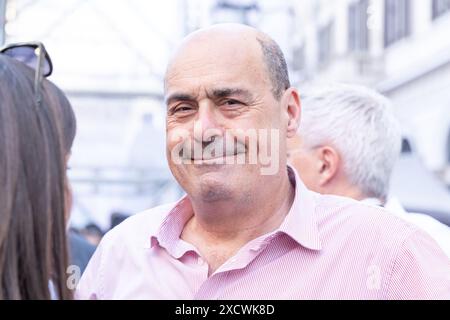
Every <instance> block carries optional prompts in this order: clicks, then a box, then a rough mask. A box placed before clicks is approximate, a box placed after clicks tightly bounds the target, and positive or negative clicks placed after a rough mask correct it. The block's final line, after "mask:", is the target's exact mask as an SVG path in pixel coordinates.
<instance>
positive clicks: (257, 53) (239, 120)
mask: <svg viewBox="0 0 450 320" xmlns="http://www.w3.org/2000/svg"><path fill="white" fill-rule="evenodd" d="M265 70H266V69H265V65H264V62H263V59H262V51H261V48H260V45H259V43H258V42H257V38H256V35H255V34H254V33H253V32H240V33H233V32H231V33H230V32H223V31H220V30H219V31H217V30H215V31H203V32H201V33H198V34H195V35H194V36H192V37H191V38H190V39H189V40H188V41H187V42H186V43H185V44H184V45H183V46H182V48H181V49H180V51H179V52H178V54H177V55H176V57H175V59H174V60H173V62H172V63H171V65H170V66H169V68H168V71H167V74H166V81H165V98H166V103H167V156H168V162H169V166H170V169H171V171H172V173H173V175H174V176H175V178H176V179H177V181H178V182H179V183H180V185H181V186H182V187H183V188H184V190H185V191H186V192H187V193H188V194H189V195H190V196H191V197H193V198H199V199H202V200H203V201H220V200H228V199H231V198H234V199H235V198H236V197H239V195H241V196H243V197H244V198H245V197H248V196H249V195H250V194H251V193H252V192H255V191H254V190H257V188H258V187H260V186H261V183H264V181H266V179H274V177H275V178H276V175H274V176H271V177H269V176H267V177H264V176H262V175H261V170H260V169H261V164H260V163H259V161H258V163H254V164H251V163H249V157H250V155H249V152H256V154H257V156H258V157H259V153H260V152H261V145H260V144H259V142H257V143H256V150H255V148H251V143H250V142H249V139H248V136H247V138H246V137H245V135H244V136H241V135H239V134H238V133H237V130H239V129H241V130H248V129H268V130H270V129H277V130H279V132H283V133H284V137H283V134H280V138H278V139H277V141H276V143H277V144H278V147H279V152H280V154H285V138H286V137H285V135H286V125H287V121H288V115H287V113H286V112H283V110H285V108H282V107H281V104H282V103H283V101H284V100H283V98H282V99H280V101H278V100H277V99H276V98H275V97H274V96H273V94H272V91H271V89H272V86H271V82H270V80H269V78H268V76H267V73H266V71H265ZM283 138H284V139H283ZM233 142H234V145H233ZM180 146H182V148H183V147H186V146H191V147H193V148H194V152H191V153H186V152H185V153H184V156H185V160H186V159H187V160H191V159H192V160H196V161H194V163H181V164H180V163H179V161H178V160H179V159H176V158H177V157H178V155H179V152H178V150H179V147H180ZM218 146H221V147H218ZM177 148H178V149H177ZM208 148H209V149H208ZM184 149H185V148H184ZM195 149H197V150H198V149H200V151H201V152H195ZM211 149H214V150H215V151H214V152H210V151H211ZM174 150H177V151H176V152H173V151H174ZM183 151H185V150H183ZM186 154H187V155H186ZM243 154H244V155H243ZM241 156H244V157H245V159H246V161H245V163H244V164H238V163H236V162H238V161H237V158H238V157H241ZM279 161H280V168H284V167H285V161H286V160H285V158H284V157H281V158H280V159H279ZM187 162H191V161H187Z"/></svg>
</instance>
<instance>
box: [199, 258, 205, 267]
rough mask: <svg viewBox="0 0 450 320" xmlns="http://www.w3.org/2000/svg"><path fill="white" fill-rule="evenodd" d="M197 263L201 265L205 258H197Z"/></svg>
mask: <svg viewBox="0 0 450 320" xmlns="http://www.w3.org/2000/svg"><path fill="white" fill-rule="evenodd" d="M197 264H198V265H199V266H202V265H204V264H205V260H203V259H202V258H198V260H197Z"/></svg>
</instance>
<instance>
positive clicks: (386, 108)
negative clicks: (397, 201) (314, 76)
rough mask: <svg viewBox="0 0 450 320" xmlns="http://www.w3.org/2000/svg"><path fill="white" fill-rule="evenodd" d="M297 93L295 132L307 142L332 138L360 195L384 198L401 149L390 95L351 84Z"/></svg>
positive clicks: (312, 144)
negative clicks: (298, 115)
mask: <svg viewBox="0 0 450 320" xmlns="http://www.w3.org/2000/svg"><path fill="white" fill-rule="evenodd" d="M301 97H302V120H301V123H300V128H299V134H300V135H301V136H302V137H303V141H304V143H305V146H306V147H310V148H312V147H317V146H320V145H323V144H331V145H332V146H333V147H335V148H336V149H337V150H338V152H339V153H340V156H341V158H342V160H343V163H344V171H345V173H346V175H347V177H348V179H349V180H350V182H351V183H352V184H353V185H355V186H357V187H358V188H359V189H360V190H361V191H362V192H363V193H364V195H365V196H367V197H375V198H378V199H381V200H382V201H385V200H386V197H387V194H388V189H389V181H390V175H391V173H392V169H393V167H394V165H395V162H396V160H397V159H398V157H399V155H400V150H401V131H400V125H399V123H398V122H397V120H396V118H395V116H394V114H393V110H392V108H393V107H392V105H391V103H390V101H389V100H388V99H387V98H385V97H384V96H382V95H381V94H379V93H377V92H375V91H373V90H371V89H368V88H365V87H362V86H356V85H344V84H330V85H327V86H317V87H310V88H309V89H306V91H305V94H304V95H303V94H302V95H301Z"/></svg>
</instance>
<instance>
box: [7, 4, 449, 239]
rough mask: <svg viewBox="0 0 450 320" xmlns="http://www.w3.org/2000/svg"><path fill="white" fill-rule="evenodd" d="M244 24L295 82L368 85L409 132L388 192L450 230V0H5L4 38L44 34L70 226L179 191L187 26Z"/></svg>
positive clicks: (105, 225) (96, 223) (98, 221)
mask: <svg viewBox="0 0 450 320" xmlns="http://www.w3.org/2000/svg"><path fill="white" fill-rule="evenodd" d="M218 22H241V23H245V24H249V25H252V26H255V27H257V28H259V29H261V30H263V31H264V32H266V33H268V34H269V35H270V36H272V37H273V38H274V39H275V40H276V41H277V42H278V43H279V44H280V46H281V47H282V49H283V51H284V53H285V55H286V58H287V62H288V65H289V69H290V75H291V80H292V83H293V85H295V86H297V87H299V88H300V91H301V88H302V86H304V85H305V84H307V83H309V82H311V81H315V82H317V81H345V82H353V83H361V84H365V85H368V86H370V87H372V88H375V89H377V90H379V91H381V92H382V93H384V94H386V95H387V96H388V97H390V98H391V99H392V100H393V102H394V104H395V111H396V115H397V117H398V119H399V120H400V122H401V124H402V128H403V133H404V140H403V150H402V157H401V159H400V161H399V163H398V165H397V168H396V170H395V173H394V177H393V181H392V193H393V194H395V195H396V196H397V197H398V198H399V199H400V201H401V202H402V204H403V205H404V206H405V207H406V208H407V209H409V210H413V211H418V212H424V213H429V214H430V215H432V216H434V217H435V218H437V219H439V220H440V221H441V222H444V223H446V224H447V225H450V0H283V1H280V0H260V1H256V0H241V1H237V0H236V1H232V0H165V1H148V0H126V1H125V0H89V1H87V0H0V45H1V44H3V43H12V42H19V41H31V40H39V41H42V42H43V43H44V44H45V46H46V48H47V50H48V51H49V53H50V56H51V58H52V60H53V65H54V73H53V75H52V76H51V78H50V80H52V81H53V82H55V83H56V84H57V85H58V86H60V87H61V88H62V89H63V90H64V91H65V92H66V94H67V95H68V97H69V99H70V101H71V103H72V105H73V107H74V109H75V112H76V115H77V119H78V132H77V137H76V140H75V145H74V147H73V151H72V158H71V160H70V167H71V170H70V171H69V176H70V179H71V182H72V186H73V190H74V208H73V212H72V218H71V224H72V226H73V227H74V228H78V229H82V230H83V232H86V236H92V237H94V240H93V242H95V237H99V236H101V234H102V233H103V232H105V231H107V230H108V229H110V228H111V226H114V225H115V224H117V223H119V222H120V221H121V220H123V218H124V217H126V216H128V215H130V214H133V213H136V212H139V211H142V210H145V209H147V208H150V207H152V206H155V205H158V204H161V203H164V202H169V201H175V200H176V199H177V198H179V197H180V196H181V195H182V194H183V191H182V190H181V189H180V187H179V186H178V185H177V184H176V182H175V181H174V180H173V178H172V176H171V174H170V171H169V169H168V167H167V165H166V158H165V128H164V126H165V106H164V103H163V92H162V89H163V83H162V80H163V75H164V71H165V67H166V64H167V62H168V58H169V56H170V54H171V52H172V51H173V49H174V48H175V46H176V45H177V43H179V41H180V40H181V39H182V38H183V37H184V36H185V35H186V34H188V33H190V32H192V31H194V30H196V29H198V28H201V27H205V26H208V25H210V24H213V23H218Z"/></svg>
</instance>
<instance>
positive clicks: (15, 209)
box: [0, 55, 76, 299]
mask: <svg viewBox="0 0 450 320" xmlns="http://www.w3.org/2000/svg"><path fill="white" fill-rule="evenodd" d="M33 77H34V71H33V70H32V69H31V68H29V67H27V66H25V65H24V64H22V63H20V62H17V61H15V60H13V59H11V58H8V57H5V56H2V55H0V279H1V286H0V299H50V298H51V294H50V290H49V284H50V282H51V283H52V285H53V287H54V288H55V291H56V294H57V296H58V298H59V299H70V298H71V297H72V293H71V291H70V290H69V289H68V287H67V285H66V278H67V274H66V270H67V266H68V252H67V251H68V249H67V240H66V239H67V238H66V217H65V216H66V214H67V212H68V210H69V208H68V197H69V194H68V192H67V190H68V181H67V177H66V159H67V156H68V154H69V153H70V148H71V146H72V142H73V139H74V136H75V127H76V122H75V116H74V113H73V110H72V108H71V106H70V103H69V102H68V100H67V98H66V97H65V96H64V94H63V93H62V92H61V90H59V89H58V88H57V87H56V86H55V85H53V84H52V83H51V82H49V81H47V80H44V82H43V85H42V104H41V105H40V106H39V107H38V106H37V104H36V102H35V99H34V94H33V92H34V88H33Z"/></svg>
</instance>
